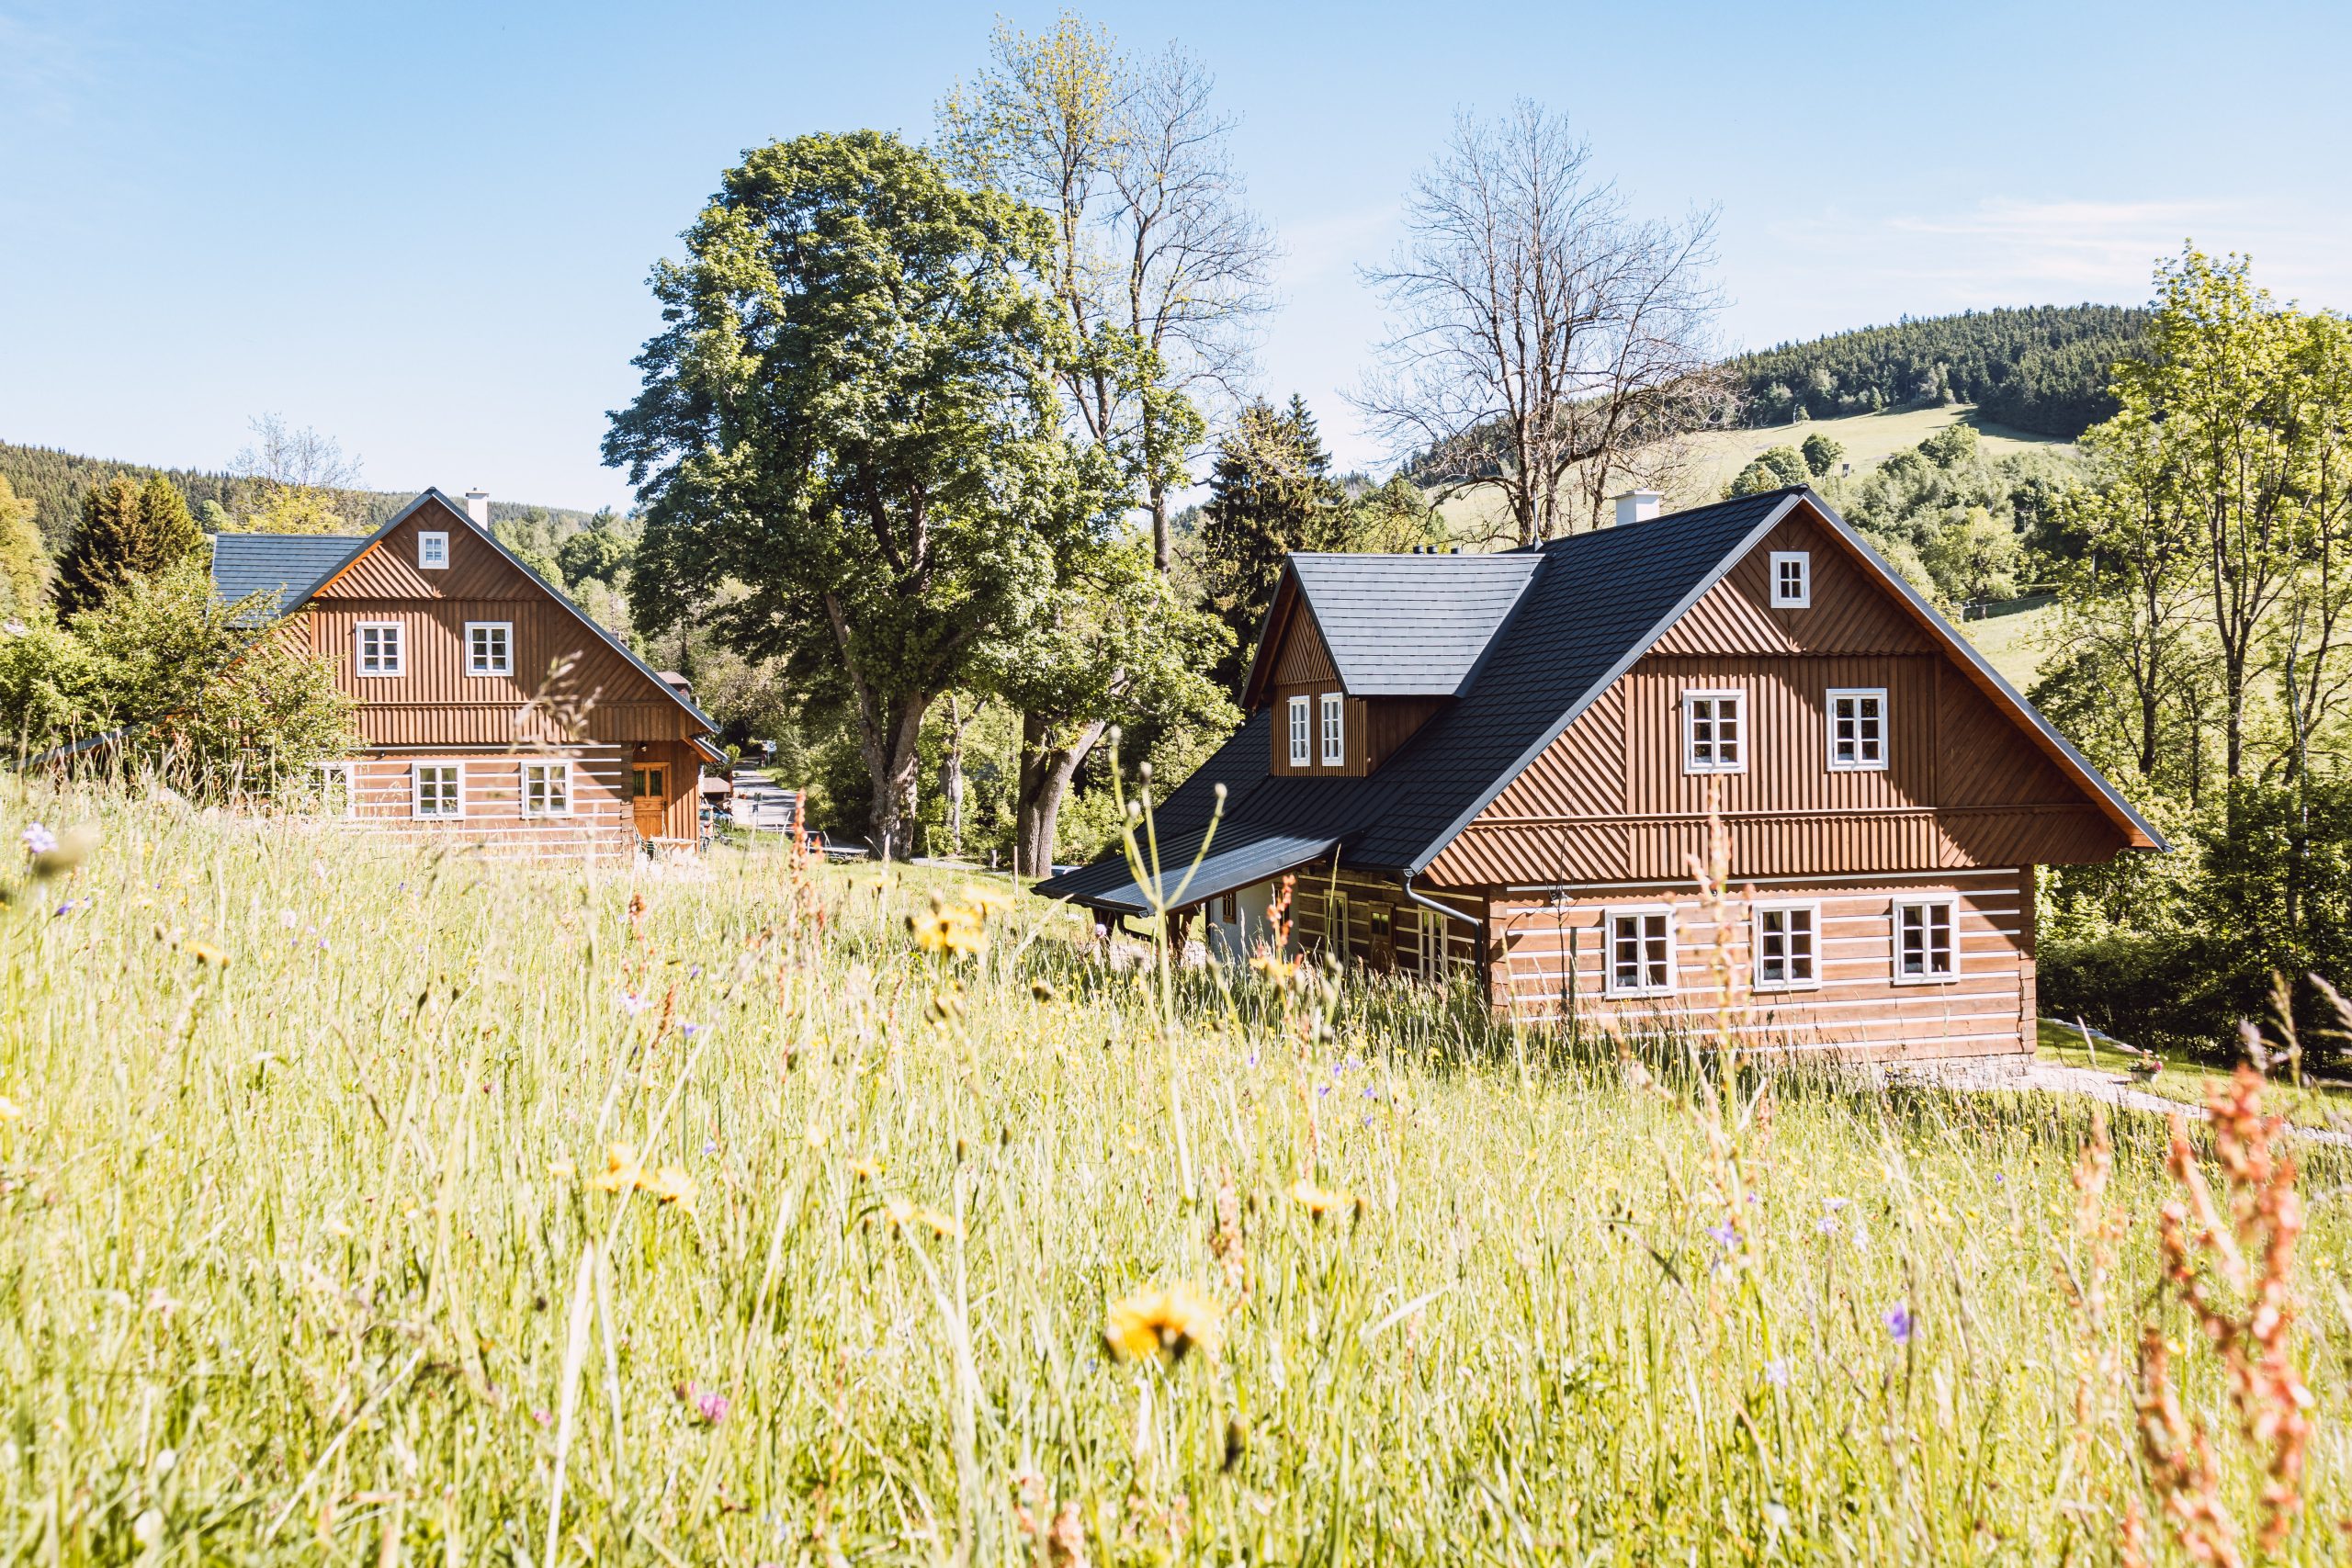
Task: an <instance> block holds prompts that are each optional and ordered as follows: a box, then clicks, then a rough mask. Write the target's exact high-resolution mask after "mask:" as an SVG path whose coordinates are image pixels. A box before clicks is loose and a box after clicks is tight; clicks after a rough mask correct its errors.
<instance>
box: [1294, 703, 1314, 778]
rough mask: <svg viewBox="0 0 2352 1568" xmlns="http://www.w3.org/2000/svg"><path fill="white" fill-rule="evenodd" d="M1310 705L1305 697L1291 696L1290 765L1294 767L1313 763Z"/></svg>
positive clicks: (1305, 766) (1312, 717) (1312, 722)
mask: <svg viewBox="0 0 2352 1568" xmlns="http://www.w3.org/2000/svg"><path fill="white" fill-rule="evenodd" d="M1312 706H1313V704H1312V703H1310V702H1309V701H1308V700H1307V699H1306V698H1305V697H1293V698H1291V700H1290V765H1291V766H1292V767H1294V768H1311V767H1313V766H1314V765H1315V751H1314V747H1313V744H1312V742H1313V740H1314V731H1313V728H1312V726H1313V724H1314V722H1315V719H1314V715H1313V714H1312V713H1311V712H1310V711H1309V709H1310V708H1311V707H1312Z"/></svg>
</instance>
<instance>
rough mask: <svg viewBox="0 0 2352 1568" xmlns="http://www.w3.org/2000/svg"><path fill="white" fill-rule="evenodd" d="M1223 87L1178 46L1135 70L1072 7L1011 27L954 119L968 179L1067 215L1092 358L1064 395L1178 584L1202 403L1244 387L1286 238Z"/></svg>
mask: <svg viewBox="0 0 2352 1568" xmlns="http://www.w3.org/2000/svg"><path fill="white" fill-rule="evenodd" d="M1213 88H1214V83H1213V81H1212V79H1211V78H1210V76H1209V74H1208V73H1207V71H1206V70H1205V69H1204V67H1203V66H1202V65H1201V63H1200V62H1198V61H1197V60H1194V59H1193V57H1192V56H1190V55H1188V54H1186V53H1184V52H1183V51H1182V50H1180V49H1178V48H1176V47H1175V46H1173V45H1170V47H1169V48H1168V49H1166V50H1165V51H1162V52H1160V53H1159V54H1158V55H1156V56H1153V57H1151V58H1150V59H1148V60H1144V61H1141V62H1137V61H1134V60H1131V59H1129V58H1127V57H1126V56H1125V55H1123V54H1121V53H1120V51H1119V49H1118V46H1117V44H1116V42H1115V41H1114V39H1112V38H1111V36H1110V34H1109V33H1108V32H1107V31H1105V30H1104V29H1103V28H1091V27H1088V26H1087V25H1086V24H1085V23H1084V22H1083V21H1081V20H1080V19H1079V18H1078V17H1076V16H1074V15H1072V14H1070V13H1069V12H1065V13H1063V14H1062V16H1061V17H1060V18H1059V19H1058V20H1057V22H1056V23H1055V25H1054V27H1053V28H1051V29H1050V30H1049V31H1046V32H1045V33H1041V34H1037V35H1035V36H1032V35H1029V34H1026V33H1023V32H1022V31H1021V30H1020V29H1019V28H1015V27H1013V26H1012V24H1010V23H1000V24H999V26H998V28H997V30H996V33H995V36H994V38H993V39H991V40H990V47H989V65H988V67H987V69H986V70H984V71H982V72H981V73H980V74H979V75H978V77H977V78H976V79H975V80H974V81H972V82H970V83H968V84H963V85H958V86H957V88H956V90H955V91H954V92H952V93H950V94H949V95H948V96H947V97H946V99H945V100H944V102H943V103H942V104H941V105H940V109H939V125H940V132H941V141H942V143H943V146H944V149H945V151H946V153H947V155H948V157H949V158H950V159H951V161H952V162H953V164H955V166H956V169H957V170H958V172H959V173H960V174H962V175H964V176H965V177H966V178H968V179H972V180H975V181H978V182H979V183H981V184H984V185H987V186H992V187H994V188H996V189H1000V190H1003V191H1006V192H1008V193H1010V194H1012V195H1013V196H1017V197H1022V198H1023V199H1024V200H1027V201H1031V202H1034V203H1035V204H1036V205H1038V206H1040V207H1042V208H1044V209H1046V210H1047V211H1048V212H1050V213H1052V214H1053V216H1054V221H1055V259H1054V267H1053V292H1054V299H1055V302H1056V304H1057V306H1058V307H1059V309H1060V310H1061V313H1062V316H1063V319H1064V321H1066V323H1067V324H1068V326H1069V330H1070V335H1071V336H1072V338H1073V339H1074V340H1075V341H1076V342H1077V343H1078V344H1080V352H1079V353H1078V354H1076V355H1072V356H1071V357H1070V358H1069V361H1068V362H1067V363H1066V365H1065V366H1064V367H1063V370H1062V375H1061V381H1062V390H1063V393H1064V396H1065V398H1066V400H1067V401H1068V404H1069V412H1070V413H1071V415H1072V417H1073V418H1074V419H1075V420H1076V422H1077V423H1079V425H1080V427H1081V428H1082V429H1083V430H1084V431H1085V432H1086V434H1087V436H1088V438H1089V439H1091V440H1092V441H1094V442H1095V443H1096V444H1097V445H1099V446H1103V448H1104V449H1105V450H1106V451H1108V452H1110V453H1111V454H1112V455H1113V456H1114V459H1115V460H1116V461H1117V462H1118V463H1119V465H1120V467H1121V469H1122V470H1123V472H1125V473H1126V474H1129V475H1131V476H1132V477H1133V478H1134V479H1135V480H1136V482H1137V483H1138V485H1139V487H1140V489H1141V491H1142V494H1143V501H1144V504H1145V506H1146V507H1147V508H1148V510H1149V512H1150V513H1151V531H1152V557H1153V559H1154V561H1155V562H1156V564H1157V565H1158V567H1159V570H1161V571H1166V570H1168V563H1169V532H1168V524H1169V498H1170V495H1171V494H1172V493H1174V492H1175V491H1180V490H1182V488H1183V486H1184V484H1185V482H1186V467H1187V465H1188V463H1189V462H1190V460H1191V458H1192V457H1193V454H1194V452H1195V451H1196V450H1197V448H1198V446H1199V444H1200V442H1201V440H1202V439H1203V436H1204V423H1203V420H1202V415H1201V412H1200V404H1201V403H1202V402H1203V401H1204V399H1213V398H1218V397H1224V396H1229V395H1230V394H1231V393H1232V392H1233V390H1234V389H1235V388H1236V387H1237V386H1238V384H1239V381H1240V378H1241V376H1242V373H1243V371H1244V369H1245V368H1246V365H1247V360H1248V348H1249V342H1250V332H1251V329H1252V327H1253V326H1254V324H1255V322H1256V321H1257V320H1258V318H1259V317H1260V316H1261V314H1262V313H1263V312H1264V311H1265V310H1267V309H1268V307H1269V304H1270V296H1269V293H1268V288H1267V279H1268V273H1269V271H1270V268H1271V265H1272V259H1273V246H1272V241H1271V238H1270V237H1269V235H1268V234H1267V232H1266V231H1265V229H1264V227H1263V226H1262V225H1261V223H1260V222H1259V221H1258V220H1257V219H1256V217H1255V216H1254V215H1252V213H1251V212H1250V209H1249V207H1248V205H1247V201H1246V199H1245V197H1244V193H1243V188H1242V182H1241V179H1240V177H1239V175H1238V174H1237V173H1236V172H1235V171H1234V168H1233V166H1232V162H1231V159H1230V156H1229V154H1228V151H1227V139H1228V137H1229V135H1230V133H1231V130H1232V121H1231V120H1230V119H1228V118H1226V117H1225V116H1223V115H1221V114H1219V113H1218V112H1217V111H1216V107H1215V106H1214V105H1213V104H1212V102H1211V95H1212V91H1213Z"/></svg>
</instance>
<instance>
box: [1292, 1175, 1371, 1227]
mask: <svg viewBox="0 0 2352 1568" xmlns="http://www.w3.org/2000/svg"><path fill="white" fill-rule="evenodd" d="M1290 1196H1291V1201H1293V1202H1295V1203H1296V1204H1297V1205H1298V1206H1299V1207H1301V1208H1303V1209H1305V1210H1306V1212H1307V1213H1310V1214H1313V1215H1314V1216H1315V1217H1316V1218H1317V1219H1318V1220H1319V1219H1321V1218H1322V1217H1323V1216H1324V1215H1326V1214H1328V1213H1333V1212H1334V1211H1336V1210H1340V1209H1353V1208H1354V1207H1355V1206H1356V1198H1355V1194H1354V1193H1352V1192H1342V1191H1340V1190H1338V1189H1337V1188H1332V1187H1317V1186H1316V1185H1315V1183H1313V1182H1312V1181H1309V1180H1307V1179H1306V1178H1305V1177H1303V1176H1302V1177H1300V1178H1299V1179H1297V1180H1296V1181H1294V1182H1292V1183H1291V1184H1290Z"/></svg>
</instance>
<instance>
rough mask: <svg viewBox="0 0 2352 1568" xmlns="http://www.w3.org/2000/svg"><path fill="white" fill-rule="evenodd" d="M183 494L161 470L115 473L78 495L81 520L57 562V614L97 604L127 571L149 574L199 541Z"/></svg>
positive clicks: (200, 536) (201, 542)
mask: <svg viewBox="0 0 2352 1568" xmlns="http://www.w3.org/2000/svg"><path fill="white" fill-rule="evenodd" d="M203 545H204V535H203V534H202V533H201V532H200V531H199V530H198V528H197V525H196V519H195V518H194V517H192V516H190V515H189V514H188V510H187V497H185V496H183V495H182V494H180V492H179V490H178V487H176V486H175V485H174V484H173V483H172V482H171V481H170V480H169V479H164V477H163V476H162V475H160V474H159V475H157V476H155V477H154V478H153V479H149V480H148V481H147V483H146V485H145V487H144V488H141V486H140V485H139V484H137V483H136V482H134V481H133V480H131V479H122V478H118V479H112V480H110V481H108V482H107V484H104V485H101V486H99V487H98V488H96V489H95V490H93V491H90V493H89V494H87V495H85V496H84V497H83V498H82V525H81V527H79V528H77V529H75V530H74V540H73V543H71V544H69V545H67V546H66V547H65V554H64V555H63V557H62V558H60V559H59V561H58V563H57V613H58V615H59V616H60V617H61V618H63V617H66V616H70V615H76V614H78V613H80V612H81V611H84V610H91V609H96V607H97V606H98V604H100V603H101V602H103V601H104V600H105V598H106V596H107V594H109V593H111V592H114V590H115V589H116V588H118V587H119V586H121V584H122V583H123V582H124V581H127V580H129V579H130V578H132V577H152V576H153V575H154V574H155V573H157V572H159V571H162V570H164V569H165V568H166V567H169V566H172V565H174V564H175V563H177V562H179V561H181V560H184V559H186V558H187V557H188V556H190V555H192V554H194V553H195V552H196V551H197V550H198V549H200V548H202V547H203Z"/></svg>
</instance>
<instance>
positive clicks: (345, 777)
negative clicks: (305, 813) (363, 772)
mask: <svg viewBox="0 0 2352 1568" xmlns="http://www.w3.org/2000/svg"><path fill="white" fill-rule="evenodd" d="M318 766H319V807H320V815H321V816H324V817H356V816H358V815H359V769H358V765H357V764H356V763H355V762H353V761H350V759H348V758H345V759H343V760H341V761H333V762H321V763H320V764H319V765H318ZM338 780H340V781H341V782H342V785H343V809H342V810H341V811H330V810H327V809H326V806H327V803H328V801H330V800H331V799H333V798H334V788H335V784H336V781H338Z"/></svg>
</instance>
